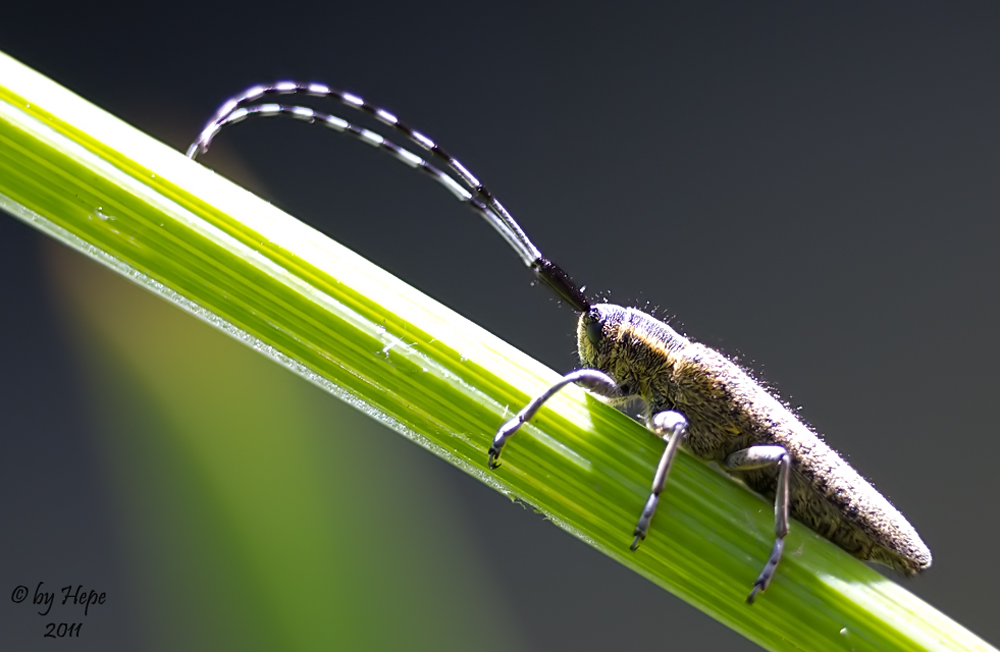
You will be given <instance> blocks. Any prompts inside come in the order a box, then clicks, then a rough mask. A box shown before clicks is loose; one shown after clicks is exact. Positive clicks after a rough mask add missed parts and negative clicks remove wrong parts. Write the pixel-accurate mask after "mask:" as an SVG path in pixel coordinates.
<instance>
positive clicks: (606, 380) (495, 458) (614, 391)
mask: <svg viewBox="0 0 1000 652" xmlns="http://www.w3.org/2000/svg"><path fill="white" fill-rule="evenodd" d="M572 383H578V384H580V385H582V386H583V387H585V388H586V389H589V390H590V391H592V392H594V393H595V394H597V395H599V396H603V397H605V398H622V396H623V394H622V391H621V389H620V388H619V387H618V384H617V383H615V381H613V380H611V377H610V376H608V375H607V374H605V373H604V372H602V371H598V370H597V369H577V370H576V371H571V372H570V373H568V374H566V375H565V376H563V377H562V378H560V379H559V382H557V383H556V384H554V385H553V386H552V387H549V388H548V389H546V390H545V391H544V392H542V393H541V394H539V395H538V396H536V397H535V398H533V399H532V400H531V402H530V403H528V404H527V405H525V406H524V407H523V408H522V409H521V411H520V412H518V413H517V414H516V415H515V416H514V418H513V419H511V420H510V421H508V422H507V423H505V424H503V425H502V426H500V430H498V431H497V434H496V436H494V437H493V445H491V446H490V451H489V455H490V457H489V467H490V468H491V469H496V468H498V467H499V466H500V462H499V460H500V452H501V451H502V450H503V446H504V444H505V443H506V442H507V440H508V439H509V438H510V436H511V435H513V434H514V433H515V432H517V429H518V428H520V427H521V426H522V425H523V424H524V422H526V421H528V420H529V419H530V418H531V417H533V416H535V412H538V409H539V408H540V407H542V405H543V404H544V403H545V401H547V400H549V399H550V398H552V397H553V396H555V394H556V392H558V391H559V390H560V389H562V388H563V387H565V386H566V385H570V384H572Z"/></svg>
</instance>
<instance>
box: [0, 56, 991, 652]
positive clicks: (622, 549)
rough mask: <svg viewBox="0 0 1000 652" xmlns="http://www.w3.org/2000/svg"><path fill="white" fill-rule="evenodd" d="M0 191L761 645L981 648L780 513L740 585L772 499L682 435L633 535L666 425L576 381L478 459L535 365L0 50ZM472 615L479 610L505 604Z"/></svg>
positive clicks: (62, 234) (537, 370)
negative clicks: (765, 586)
mask: <svg viewBox="0 0 1000 652" xmlns="http://www.w3.org/2000/svg"><path fill="white" fill-rule="evenodd" d="M0 207H3V208H4V209H5V210H7V211H8V212H10V213H11V214H12V215H14V216H15V217H18V218H19V219H21V220H24V221H25V222H27V223H29V224H31V225H32V226H34V227H36V228H38V229H39V230H41V231H44V232H45V233H47V234H49V235H51V236H53V237H55V238H57V239H59V240H61V241H62V242H64V243H66V244H68V245H70V246H72V247H74V248H76V249H78V250H80V251H82V252H84V253H85V254H87V255H89V256H91V257H92V258H95V259H96V260H98V261H100V262H101V263H103V264H105V265H108V266H110V267H112V268H114V269H116V270H118V271H119V272H121V273H123V274H125V275H127V276H129V277H130V278H132V279H133V280H134V281H136V282H138V283H140V284H142V285H144V286H145V287H146V288H148V289H149V290H151V291H153V292H155V293H157V294H159V295H161V296H163V297H164V298H166V299H168V300H170V301H172V302H174V303H176V304H177V305H179V306H181V307H182V308H184V309H186V310H188V311H190V312H192V313H194V314H195V315H197V316H199V317H201V318H202V319H205V320H206V321H208V322H210V323H212V324H213V325H215V326H216V327H218V328H221V329H222V330H224V331H226V332H228V333H229V334H231V335H232V336H234V337H236V338H237V339H240V340H241V341H243V342H245V343H246V344H248V345H249V346H252V347H254V348H255V349H257V350H259V351H261V352H262V353H264V354H265V355H269V356H270V357H272V358H274V359H275V360H276V361H278V362H280V363H281V364H283V365H285V366H286V367H288V368H290V369H292V370H293V371H295V372H296V373H298V374H300V375H302V376H304V377H306V378H307V379H308V380H310V381H312V382H314V383H316V384H318V385H320V386H322V387H324V388H326V389H327V390H328V391H330V392H331V393H332V394H334V395H336V396H338V397H340V398H342V399H344V400H346V401H348V402H349V403H351V404H352V405H354V406H355V407H357V408H358V409H360V410H362V411H364V412H365V413H367V414H369V415H371V416H372V417H374V418H376V419H378V420H380V421H382V422H383V423H385V424H386V425H388V426H389V427H391V428H393V429H394V430H396V431H398V432H400V433H401V434H403V435H404V436H406V437H408V438H409V439H411V440H412V441H414V442H416V443H418V444H420V445H421V446H424V447H425V448H427V449H429V450H431V451H432V452H434V453H435V454H436V455H438V456H439V457H441V458H442V459H444V460H447V461H448V462H449V463H451V464H454V465H456V466H458V467H460V468H462V469H463V470H465V471H466V472H467V473H469V474H470V475H472V476H474V477H475V478H477V479H478V480H480V481H481V482H484V483H486V484H488V485H490V486H491V487H493V488H495V489H496V490H497V491H500V492H503V493H505V494H507V495H509V496H511V497H515V498H518V499H520V500H522V501H525V502H526V503H529V504H530V505H532V506H534V507H536V508H537V509H538V510H539V511H541V512H542V513H543V514H545V515H546V516H547V517H548V518H549V519H551V520H552V521H553V522H555V523H556V524H557V525H559V526H560V527H562V528H564V529H565V530H567V531H568V532H570V533H572V534H573V535H574V536H576V537H578V538H580V539H582V540H584V541H585V542H587V543H588V544H590V545H591V546H593V547H595V548H597V549H598V550H600V551H601V552H603V553H604V554H606V555H608V556H610V557H612V558H613V559H615V560H616V561H618V562H620V563H621V564H623V565H625V566H627V567H628V568H631V569H633V570H635V571H636V572H638V573H641V574H642V575H643V576H645V577H647V578H649V579H650V580H652V581H654V582H656V583H657V584H659V585H660V586H662V587H664V588H666V589H667V590H668V591H671V592H672V593H674V594H676V595H678V596H680V597H681V598H683V599H684V600H686V601H688V602H690V603H691V604H693V605H695V606H696V607H698V608H699V609H701V610H703V611H705V612H706V613H708V614H710V615H712V616H713V617H714V618H716V619H718V620H719V621H720V622H723V623H725V624H726V625H727V626H729V627H732V628H733V629H735V630H737V631H739V632H741V633H743V634H744V635H746V636H747V637H749V638H750V639H752V640H754V641H756V642H758V643H760V644H761V645H763V646H764V647H766V648H768V649H772V650H793V649H807V650H814V651H819V650H833V649H837V650H841V649H877V650H937V649H942V648H945V647H946V648H948V649H955V650H987V649H991V648H989V646H987V645H986V644H985V643H984V642H982V641H981V640H980V639H978V638H977V637H975V636H974V635H973V634H971V633H969V632H968V631H966V630H965V629H963V628H962V627H961V626H959V625H957V624H956V623H954V622H953V621H952V620H950V619H949V618H947V617H946V616H944V615H942V614H940V613H939V612H937V611H935V610H934V609H933V608H932V607H930V606H928V605H927V604H925V603H923V602H922V601H920V600H919V599H917V598H916V597H914V596H913V595H911V594H910V593H908V592H907V591H905V590H904V589H902V588H900V587H899V586H897V585H896V584H895V583H893V582H891V581H889V580H887V579H885V578H883V577H882V576H880V575H879V574H878V573H876V572H875V571H873V570H871V569H869V568H868V567H867V566H865V565H864V564H862V563H860V562H858V561H856V560H855V559H853V558H851V557H850V556H848V555H847V554H846V553H844V552H842V551H841V550H839V549H838V548H836V547H834V546H833V545H832V544H830V543H828V542H827V541H825V540H823V539H821V538H820V537H818V536H816V535H814V534H813V533H811V532H810V531H808V530H806V528H804V527H801V526H796V525H795V524H793V528H792V533H791V534H790V535H789V538H788V541H787V548H786V550H787V551H788V552H787V554H786V558H785V560H784V561H783V562H782V566H781V568H780V570H779V572H778V575H777V577H776V579H775V581H774V583H773V584H772V586H771V588H770V589H769V590H768V591H767V593H765V594H764V595H763V596H761V597H760V598H759V599H758V603H757V604H755V605H754V606H753V607H749V606H747V605H746V604H745V603H744V598H745V597H746V594H747V591H748V588H749V587H750V586H751V584H752V582H753V580H754V578H755V577H756V575H757V573H758V572H759V571H760V567H761V565H762V564H763V561H764V560H765V558H766V556H767V554H768V552H769V550H770V547H771V543H772V540H773V517H772V508H771V506H770V505H769V504H767V503H766V502H765V501H763V500H762V499H761V498H760V497H758V496H756V495H754V494H752V493H750V492H748V491H747V490H745V489H744V488H743V487H742V486H740V485H738V484H736V483H735V482H733V481H731V480H730V479H728V478H727V477H725V476H724V475H722V474H720V473H718V472H716V471H714V470H712V469H710V468H709V467H707V466H705V465H704V464H702V463H700V462H699V461H697V460H694V459H692V458H691V457H690V456H687V455H681V456H680V458H679V459H678V460H677V462H676V466H675V468H674V470H673V472H672V474H671V478H670V483H669V490H668V491H667V493H666V494H665V498H664V503H663V504H662V505H661V507H660V511H659V514H658V516H657V521H656V523H655V525H654V527H653V531H652V535H651V536H650V537H649V539H648V540H647V541H646V543H645V544H644V545H643V547H642V548H641V549H640V551H639V552H638V553H635V554H633V553H631V552H630V551H629V543H630V541H631V533H632V528H633V527H634V525H635V519H636V517H637V515H638V513H639V511H641V508H642V505H643V503H644V501H645V499H646V496H647V495H648V491H649V483H650V478H651V476H652V470H653V469H654V468H655V466H656V462H657V459H658V456H659V454H660V452H661V450H662V445H663V444H662V442H661V441H660V440H658V439H656V438H655V437H653V436H652V435H651V434H650V433H648V432H647V431H646V430H645V429H644V428H642V427H641V426H639V425H638V424H636V423H635V422H633V421H631V420H630V419H628V418H627V417H625V416H624V415H622V414H620V413H618V412H617V411H615V410H613V409H611V408H609V407H607V406H605V405H604V404H602V403H600V402H599V401H597V400H595V399H593V398H592V397H589V396H588V395H587V394H586V393H585V392H583V391H582V390H579V389H576V388H570V389H569V390H567V391H565V392H563V393H561V394H560V395H559V396H557V397H556V399H554V400H553V401H551V402H550V403H549V404H548V406H547V407H546V408H545V409H544V410H542V411H541V412H540V413H539V415H538V416H537V417H536V419H535V420H534V422H533V423H532V424H531V425H529V426H527V427H525V428H524V429H523V431H522V432H520V433H519V434H518V435H517V436H516V437H514V438H513V439H512V440H511V443H510V445H509V446H508V449H507V450H506V451H505V454H504V465H503V467H502V468H501V469H499V470H498V471H495V472H491V471H488V470H487V469H486V467H485V465H486V450H487V448H488V447H489V443H490V439H491V437H492V434H493V432H494V431H495V430H496V428H497V427H498V426H499V424H501V423H502V422H503V421H504V420H506V419H507V418H509V416H510V414H511V412H512V411H514V410H516V409H518V408H519V407H520V406H522V405H523V404H524V403H525V402H526V401H527V400H528V399H529V398H530V397H531V396H532V395H534V394H536V393H537V392H538V391H540V390H541V389H542V388H544V387H546V386H548V385H549V384H551V383H552V382H553V381H554V380H555V379H556V378H557V375H556V374H555V373H554V372H553V371H551V370H549V369H546V368H545V367H544V366H542V365H541V364H539V363H538V362H536V361H534V360H532V359H531V358H530V357H528V356H527V355H525V354H524V353H521V352H520V351H517V350H516V349H514V348H512V347H510V346H509V345H507V344H506V343H504V342H502V341H500V340H498V339H497V338H496V337H494V336H492V335H491V334H489V333H488V332H486V331H484V330H482V329H481V328H479V327H478V326H476V325H474V324H471V323H469V322H468V321H466V320H465V319H463V318H461V317H460V316H459V315H457V314H455V313H454V312H452V311H451V310H449V309H448V308H446V307H444V306H442V305H440V304H438V303H437V302H435V301H433V300H432V299H429V298H427V297H426V296H423V295H422V294H420V293H419V292H417V291H416V290H414V289H413V288H410V287H408V286H406V285H405V284H404V283H402V282H401V281H399V280H398V279H396V278H393V277H392V276H390V275H389V274H387V273H386V272H384V271H382V270H380V269H378V268H377V267H375V266H373V265H372V264H371V263H368V262H367V261H365V260H363V259H361V258H360V257H358V256H357V255H355V254H353V253H352V252H350V251H348V250H346V249H344V248H343V247H341V246H340V245H338V244H337V243H335V242H333V241H331V240H329V239H328V238H327V237H325V236H323V235H322V234H320V233H318V232H317V231H315V230H313V229H311V228H310V227H308V226H306V225H304V224H302V223H300V222H298V221H296V220H295V219H293V218H292V217H290V216H288V215H286V214H284V213H282V212H281V211H279V210H278V209H276V208H274V207H273V206H271V205H269V204H267V203H266V202H264V201H262V200H260V199H258V198H256V197H254V196H253V195H251V194H250V193H248V192H246V191H245V190H243V189H241V188H239V187H237V186H235V185H233V184H232V183H230V182H228V181H227V180H225V179H223V178H221V177H219V176H218V175H216V174H215V173H213V172H211V171H210V170H207V169H205V168H203V167H202V166H201V165H199V164H197V163H194V162H192V161H190V160H188V159H186V158H184V156H183V155H182V154H181V153H180V152H177V151H174V150H172V149H170V148H168V147H167V146H165V145H163V144H161V143H159V142H156V141H154V140H153V139H151V138H149V137H148V136H146V135H145V134H143V133H141V132H139V131H137V130H135V129H133V128H131V127H130V126H128V125H126V124H124V123H122V122H121V121H119V120H117V119H116V118H114V117H112V116H110V115H108V114H106V113H104V112H103V111H101V110H100V109H98V108H96V107H94V106H92V105H90V104H88V103H87V102H86V101H84V100H82V99H81V98H79V97H77V96H75V95H73V94H72V93H70V92H69V91H67V90H65V89H63V88H61V87H59V86H57V85H56V84H54V83H53V82H51V81H50V80H48V79H46V78H44V77H42V76H40V75H38V74H37V73H35V72H33V71H31V70H30V69H27V68H26V67H24V66H22V65H21V64H19V63H18V62H16V61H14V60H12V59H10V58H9V57H7V56H5V55H2V54H0ZM11 317H12V315H9V314H8V315H7V318H11ZM595 590H596V588H595ZM488 616H489V615H488V614H483V622H484V627H485V628H489V627H495V626H498V625H499V626H502V624H488V621H489V618H488ZM484 633H485V634H488V632H484ZM664 636H665V637H669V632H665V634H664ZM665 644H668V642H667V641H666V640H665Z"/></svg>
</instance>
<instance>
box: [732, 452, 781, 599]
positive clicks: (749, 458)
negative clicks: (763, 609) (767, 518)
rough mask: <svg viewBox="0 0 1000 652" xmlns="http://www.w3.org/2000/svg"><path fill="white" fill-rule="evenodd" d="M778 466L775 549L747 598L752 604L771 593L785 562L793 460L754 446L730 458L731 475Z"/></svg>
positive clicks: (775, 504)
mask: <svg viewBox="0 0 1000 652" xmlns="http://www.w3.org/2000/svg"><path fill="white" fill-rule="evenodd" d="M775 464H776V465H777V466H778V485H777V487H776V488H775V498H774V535H775V539H774V548H772V550H771V557H770V558H769V559H768V560H767V564H765V565H764V570H762V571H761V572H760V575H759V576H758V577H757V581H756V582H754V583H753V590H752V591H750V595H748V596H747V603H749V604H753V601H754V598H755V597H757V594H758V593H761V592H763V591H765V590H767V586H768V584H770V583H771V578H773V577H774V571H775V570H776V569H777V568H778V562H779V561H781V552H782V550H784V548H785V535H786V534H788V485H789V481H790V480H791V476H790V474H789V472H788V471H789V469H790V468H791V465H792V458H791V457H789V455H788V451H786V450H785V449H784V447H782V446H774V445H760V446H751V447H750V448H744V449H743V450H739V451H736V452H735V453H733V454H732V455H730V456H729V457H727V458H726V468H727V469H729V470H730V471H750V470H753V469H759V468H763V467H766V466H771V465H775Z"/></svg>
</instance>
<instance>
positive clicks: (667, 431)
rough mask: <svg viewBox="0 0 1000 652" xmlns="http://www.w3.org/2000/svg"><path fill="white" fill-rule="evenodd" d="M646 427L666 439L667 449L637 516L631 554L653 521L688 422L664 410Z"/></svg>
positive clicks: (677, 413) (644, 536)
mask: <svg viewBox="0 0 1000 652" xmlns="http://www.w3.org/2000/svg"><path fill="white" fill-rule="evenodd" d="M648 425H649V427H650V429H652V430H653V432H655V433H656V434H658V435H660V436H661V437H663V438H664V439H667V447H666V448H665V449H664V450H663V456H662V457H660V464H659V466H657V467H656V475H654V476H653V491H652V493H650V494H649V500H647V501H646V506H645V507H643V509H642V514H641V515H640V516H639V522H638V523H637V524H636V526H635V532H634V534H635V538H634V539H633V540H632V545H631V546H629V547H630V548H631V549H632V551H633V552H634V551H635V550H636V549H637V548H638V547H639V543H640V542H642V541H643V540H644V539H645V538H646V534H647V533H648V532H649V525H650V523H652V521H653V515H654V514H656V507H657V505H658V504H659V502H660V494H661V493H663V487H664V486H665V485H666V483H667V474H668V473H670V464H671V462H673V461H674V456H675V455H676V454H677V447H678V446H679V445H680V443H681V440H682V439H684V433H685V432H687V425H688V422H687V419H685V418H684V415H683V414H681V413H680V412H674V411H673V410H666V411H664V412H658V413H656V414H654V415H653V416H652V417H650V418H649V420H648Z"/></svg>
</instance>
